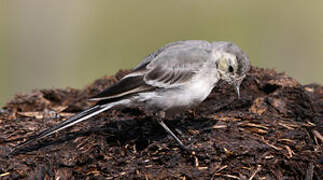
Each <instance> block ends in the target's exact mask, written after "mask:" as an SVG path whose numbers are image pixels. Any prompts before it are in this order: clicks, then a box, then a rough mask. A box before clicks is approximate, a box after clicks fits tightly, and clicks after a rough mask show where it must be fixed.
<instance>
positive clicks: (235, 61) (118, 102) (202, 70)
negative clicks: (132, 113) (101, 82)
mask: <svg viewBox="0 0 323 180" xmlns="http://www.w3.org/2000/svg"><path fill="white" fill-rule="evenodd" d="M249 66H250V62H249V58H248V56H247V55H246V54H245V53H244V52H243V51H242V50H241V49H240V48H239V47H238V46H237V45H235V44H233V43H230V42H212V43H209V42H207V41H200V40H190V41H177V42H173V43H169V44H167V45H165V46H164V47H162V48H160V49H158V50H157V51H155V52H153V53H152V54H150V55H149V56H147V57H146V58H145V59H144V60H143V61H142V62H141V63H140V64H138V65H137V66H136V67H135V68H134V69H133V71H132V72H131V73H130V74H128V75H126V76H125V77H123V78H122V79H121V80H120V81H119V82H118V83H116V84H114V85H112V86H111V87H109V88H107V89H106V90H104V91H103V92H101V93H99V94H98V95H96V96H94V97H92V98H90V99H89V100H91V101H97V105H95V106H94V107H92V108H90V109H89V110H86V111H83V112H81V113H79V114H77V115H75V116H73V117H72V118H70V119H68V120H66V121H64V122H62V123H61V124H59V125H57V126H55V127H52V128H49V129H47V130H45V131H43V132H41V133H39V134H38V135H36V136H34V137H32V138H30V139H29V140H27V141H26V142H23V143H22V144H21V145H24V144H27V143H30V142H32V141H34V140H37V139H41V138H44V137H46V136H48V135H50V134H53V133H55V132H57V131H60V130H62V129H64V128H66V127H69V126H71V125H74V124H76V123H79V122H82V121H84V120H86V119H88V118H90V117H92V116H94V115H96V114H98V113H101V112H103V111H106V110H108V109H110V108H113V107H119V108H120V107H134V106H143V107H144V109H145V110H147V111H151V112H154V113H157V114H159V116H158V117H156V118H157V120H158V122H159V123H160V124H161V125H162V126H163V127H164V128H165V130H166V131H167V132H169V133H170V134H171V135H172V136H173V137H174V138H175V139H176V141H177V142H178V143H179V144H180V145H181V147H183V146H184V145H183V143H182V142H181V141H180V140H179V139H178V138H177V137H176V136H175V134H174V133H173V132H172V131H171V130H170V129H169V128H168V127H167V126H166V125H165V124H164V123H163V121H162V120H163V118H165V116H166V115H167V114H170V113H174V112H178V111H179V110H182V109H187V108H190V107H192V106H196V105H198V104H199V103H201V102H202V101H203V100H205V98H207V96H208V95H209V94H210V92H211V90H212V89H213V87H214V86H215V85H216V83H217V82H218V81H219V80H221V79H222V80H225V81H227V82H229V83H232V84H234V85H235V86H236V90H237V92H238V96H239V86H240V83H241V81H242V80H243V78H244V77H245V74H246V72H247V71H248V70H249ZM21 145H19V146H18V147H20V146H21Z"/></svg>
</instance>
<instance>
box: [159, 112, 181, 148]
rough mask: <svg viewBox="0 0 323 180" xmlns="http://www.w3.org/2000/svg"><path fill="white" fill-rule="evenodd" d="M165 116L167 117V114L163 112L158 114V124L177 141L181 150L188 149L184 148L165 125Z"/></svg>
mask: <svg viewBox="0 0 323 180" xmlns="http://www.w3.org/2000/svg"><path fill="white" fill-rule="evenodd" d="M165 116H166V113H165V112H163V111H162V112H159V113H158V117H157V121H158V123H159V124H160V125H161V126H162V127H163V128H164V129H165V130H166V131H167V132H168V133H169V134H170V135H171V136H172V137H173V138H174V139H175V140H176V141H177V143H178V144H179V146H180V148H182V149H186V147H185V146H184V144H183V142H182V141H181V140H180V139H179V138H178V137H177V136H176V135H175V134H174V133H173V131H171V130H170V129H169V128H168V127H167V125H166V124H165V123H164V121H163V120H164V119H165Z"/></svg>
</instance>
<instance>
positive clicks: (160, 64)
mask: <svg viewBox="0 0 323 180" xmlns="http://www.w3.org/2000/svg"><path fill="white" fill-rule="evenodd" d="M211 50H212V49H211V45H210V43H208V42H207V41H178V42H174V43H170V44H167V45H166V46H165V47H163V48H161V49H159V50H157V51H155V52H154V53H152V54H151V55H149V56H148V57H146V58H145V59H144V60H143V61H142V62H141V63H140V64H139V65H138V66H136V67H135V68H134V69H133V71H132V72H131V73H130V74H128V75H126V76H125V77H124V78H122V79H121V80H120V81H119V82H118V83H116V84H114V85H112V86H111V87H109V88H107V89H105V90H104V91H102V92H101V93H99V94H98V95H96V96H94V97H92V98H90V99H89V100H95V101H100V100H107V99H114V98H118V99H119V98H120V97H124V96H127V95H131V94H135V93H138V92H144V91H151V90H153V89H155V88H172V87H176V86H180V85H182V84H183V83H185V82H187V81H189V80H191V79H192V78H193V77H194V75H195V74H196V72H198V70H199V69H200V68H201V67H202V66H203V65H204V63H205V62H206V61H207V60H208V59H209V58H210V55H211Z"/></svg>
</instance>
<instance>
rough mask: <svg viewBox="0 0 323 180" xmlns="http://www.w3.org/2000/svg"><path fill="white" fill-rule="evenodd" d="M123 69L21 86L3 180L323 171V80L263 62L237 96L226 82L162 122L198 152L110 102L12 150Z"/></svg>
mask: <svg viewBox="0 0 323 180" xmlns="http://www.w3.org/2000/svg"><path fill="white" fill-rule="evenodd" d="M126 73H127V71H120V72H119V73H117V74H116V76H113V77H110V76H106V77H103V78H101V79H98V80H97V81H95V82H94V83H93V84H91V85H89V86H88V87H86V88H85V89H82V90H77V89H71V88H68V89H49V90H35V91H33V92H32V93H29V94H20V95H16V97H15V98H14V99H13V100H12V101H10V102H9V103H7V105H6V106H5V107H4V108H3V109H1V110H0V179H19V178H27V177H29V178H30V179H44V178H46V179H54V178H55V179H57V178H59V179H72V177H73V178H74V179H93V178H94V179H101V178H105V179H113V178H117V179H323V175H322V173H320V172H322V164H323V156H322V148H323V147H322V141H323V137H322V134H323V128H322V127H323V87H322V86H320V85H316V84H311V85H305V86H303V85H301V84H299V83H298V82H297V81H296V80H294V79H292V78H290V77H288V76H287V75H285V74H284V73H277V72H275V71H274V70H264V69H260V68H252V69H251V71H250V72H249V73H248V76H247V77H246V79H245V80H244V82H243V83H242V87H241V98H240V99H237V96H236V94H235V91H234V88H233V87H232V86H230V85H227V84H225V83H219V85H218V87H216V88H215V89H214V90H213V92H212V94H211V95H210V96H209V97H208V98H207V99H206V100H205V101H204V102H203V103H202V104H201V105H200V106H199V107H197V108H195V109H191V110H188V111H185V112H183V113H181V114H179V115H178V116H176V117H173V119H169V120H167V121H166V122H165V123H166V124H167V125H168V126H169V127H170V128H171V129H173V130H174V131H175V132H176V134H177V135H178V136H179V137H180V138H181V139H182V140H183V142H184V143H185V144H186V145H189V146H190V147H191V148H194V149H195V150H196V151H194V152H193V153H188V152H183V151H181V150H180V149H179V148H178V146H177V144H176V142H175V141H174V140H173V139H172V138H171V137H169V136H167V133H166V132H165V131H164V130H163V129H162V128H161V127H160V126H159V125H158V124H157V123H155V122H154V121H152V118H151V117H150V116H146V115H145V113H144V112H143V111H142V110H141V108H140V107H138V108H137V109H123V110H120V111H119V110H110V111H108V112H105V113H102V114H100V115H98V116H96V117H94V118H92V119H91V120H88V121H86V122H83V123H80V124H78V125H76V126H74V127H71V128H68V129H66V130H63V131H61V132H59V133H56V134H55V135H52V136H50V137H48V138H45V139H43V140H41V141H39V142H36V143H33V144H30V145H28V146H27V147H26V148H25V149H23V150H21V151H20V152H18V153H17V154H15V155H11V156H7V154H8V152H10V151H11V149H12V148H13V147H14V146H15V145H16V144H18V143H20V142H23V141H24V140H26V138H28V137H30V136H31V135H34V134H35V133H36V132H39V131H40V130H44V129H46V128H48V127H50V126H53V125H55V124H57V123H58V122H61V121H62V120H64V119H66V118H67V117H69V116H71V115H73V114H75V113H77V112H79V111H82V110H85V109H87V108H88V107H90V106H91V104H90V102H88V101H87V98H88V97H90V96H92V95H95V94H96V93H98V92H99V91H101V90H103V89H104V88H106V87H108V86H110V85H111V84H112V83H114V82H116V81H117V80H118V79H120V78H121V77H122V76H123V75H125V74H126Z"/></svg>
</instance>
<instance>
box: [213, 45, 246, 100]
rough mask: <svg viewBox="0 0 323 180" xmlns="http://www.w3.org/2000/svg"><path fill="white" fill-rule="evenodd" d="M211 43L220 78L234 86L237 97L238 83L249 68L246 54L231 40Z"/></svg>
mask: <svg viewBox="0 0 323 180" xmlns="http://www.w3.org/2000/svg"><path fill="white" fill-rule="evenodd" d="M212 45H213V47H214V51H213V52H214V55H215V57H216V63H217V69H218V72H219V74H220V77H221V79H222V80H224V81H226V82H228V83H229V84H233V85H234V86H235V89H236V92H237V94H238V98H239V97H240V84H241V82H242V81H243V79H244V78H245V76H246V74H247V72H248V71H249V69H250V60H249V58H248V56H247V54H245V53H244V52H243V51H242V50H241V49H240V48H239V47H238V46H237V45H235V44H233V43H231V42H213V43H212Z"/></svg>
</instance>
